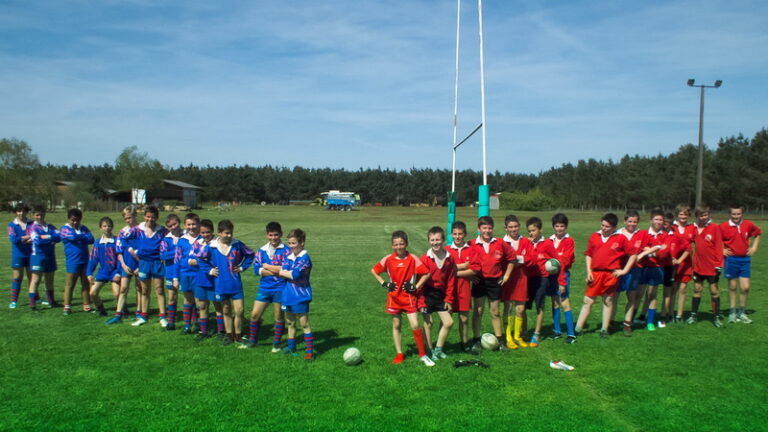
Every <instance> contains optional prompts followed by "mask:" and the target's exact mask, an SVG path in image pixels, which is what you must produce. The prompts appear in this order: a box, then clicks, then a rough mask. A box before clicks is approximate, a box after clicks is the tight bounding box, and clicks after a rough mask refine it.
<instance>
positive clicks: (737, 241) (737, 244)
mask: <svg viewBox="0 0 768 432" xmlns="http://www.w3.org/2000/svg"><path fill="white" fill-rule="evenodd" d="M720 232H721V233H722V235H723V246H725V247H726V248H727V249H730V250H731V252H732V253H733V255H734V256H746V255H747V249H749V238H750V237H757V236H759V235H760V234H762V231H760V228H758V227H757V225H755V224H753V223H752V222H751V221H748V220H742V221H741V223H740V224H738V225H736V224H735V223H733V221H731V220H730V219H728V221H727V222H723V223H721V224H720Z"/></svg>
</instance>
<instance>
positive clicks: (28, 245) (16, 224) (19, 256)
mask: <svg viewBox="0 0 768 432" xmlns="http://www.w3.org/2000/svg"><path fill="white" fill-rule="evenodd" d="M13 211H14V213H16V218H14V219H13V220H12V221H11V222H9V223H8V239H9V240H10V241H11V272H12V276H11V277H12V279H11V303H10V304H9V305H8V307H9V308H11V309H16V303H17V302H18V301H19V292H20V291H21V282H22V281H23V280H24V272H25V271H26V273H27V280H29V256H30V254H32V239H31V238H30V237H29V235H27V226H29V224H31V223H32V221H31V220H28V219H27V213H29V207H28V206H27V205H26V204H17V205H16V206H15V207H14V208H13Z"/></svg>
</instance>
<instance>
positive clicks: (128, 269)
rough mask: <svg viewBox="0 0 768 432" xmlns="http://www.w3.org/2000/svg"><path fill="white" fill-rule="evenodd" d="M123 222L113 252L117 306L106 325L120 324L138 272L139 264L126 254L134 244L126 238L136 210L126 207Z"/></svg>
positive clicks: (134, 220)
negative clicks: (116, 283)
mask: <svg viewBox="0 0 768 432" xmlns="http://www.w3.org/2000/svg"><path fill="white" fill-rule="evenodd" d="M122 216H123V220H124V221H125V223H126V225H125V226H124V227H123V228H122V229H121V230H120V232H119V233H118V235H117V240H116V246H115V251H116V252H117V267H118V274H119V275H120V293H119V295H118V296H117V305H116V307H115V316H113V317H112V318H110V319H108V320H107V322H106V324H118V323H121V322H122V319H123V314H124V313H127V312H128V307H127V304H126V303H127V302H128V289H129V288H130V286H131V280H132V279H133V277H134V276H135V275H136V273H137V272H138V270H139V267H138V266H139V263H138V262H137V261H136V259H135V258H134V257H133V255H131V254H130V253H129V252H128V248H129V247H130V245H131V244H133V243H134V241H133V240H129V239H128V238H127V236H128V234H130V232H131V230H133V228H134V227H135V226H136V225H137V224H136V210H135V209H134V208H133V207H126V208H124V209H123V212H122ZM136 315H137V316H138V315H139V290H138V288H137V289H136Z"/></svg>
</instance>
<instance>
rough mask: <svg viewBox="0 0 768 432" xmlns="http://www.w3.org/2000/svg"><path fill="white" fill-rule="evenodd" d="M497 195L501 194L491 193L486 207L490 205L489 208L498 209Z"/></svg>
mask: <svg viewBox="0 0 768 432" xmlns="http://www.w3.org/2000/svg"><path fill="white" fill-rule="evenodd" d="M499 195H501V193H495V194H491V198H490V200H489V201H488V207H490V208H491V210H498V209H499Z"/></svg>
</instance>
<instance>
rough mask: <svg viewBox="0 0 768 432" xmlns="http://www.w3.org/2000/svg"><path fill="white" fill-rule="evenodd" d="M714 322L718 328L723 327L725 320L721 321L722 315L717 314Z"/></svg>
mask: <svg viewBox="0 0 768 432" xmlns="http://www.w3.org/2000/svg"><path fill="white" fill-rule="evenodd" d="M712 324H713V325H714V326H715V327H717V328H722V327H723V322H722V321H720V317H719V316H715V318H714V319H713V320H712Z"/></svg>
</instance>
